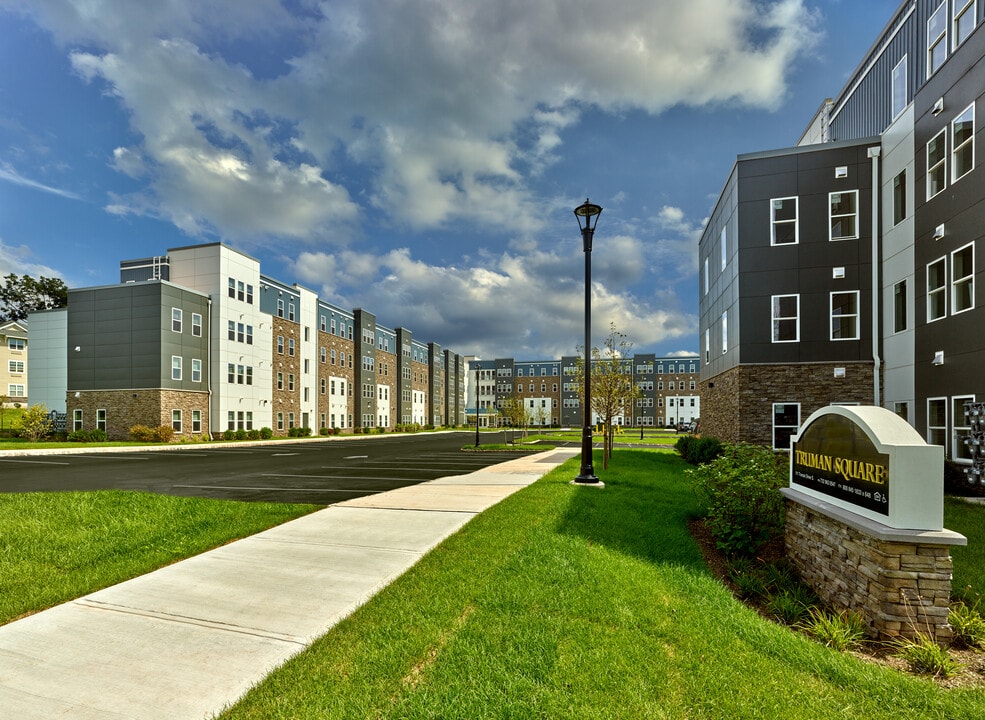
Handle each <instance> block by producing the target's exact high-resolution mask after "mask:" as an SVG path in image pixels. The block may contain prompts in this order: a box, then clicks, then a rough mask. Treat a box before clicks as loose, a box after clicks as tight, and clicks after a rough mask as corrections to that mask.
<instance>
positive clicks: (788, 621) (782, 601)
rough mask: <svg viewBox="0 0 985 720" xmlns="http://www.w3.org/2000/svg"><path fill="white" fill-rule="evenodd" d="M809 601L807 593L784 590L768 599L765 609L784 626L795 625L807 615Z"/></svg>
mask: <svg viewBox="0 0 985 720" xmlns="http://www.w3.org/2000/svg"><path fill="white" fill-rule="evenodd" d="M809 599H810V594H809V593H806V592H799V591H797V590H784V591H782V592H780V593H778V594H776V595H773V596H771V597H770V599H769V601H768V602H767V603H766V609H767V611H768V612H769V614H770V615H771V616H772V617H774V618H775V619H776V620H777V621H779V622H781V623H783V624H784V625H796V624H797V623H799V622H800V621H801V620H803V618H804V616H805V615H806V614H807V608H808V607H809Z"/></svg>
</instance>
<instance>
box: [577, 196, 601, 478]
mask: <svg viewBox="0 0 985 720" xmlns="http://www.w3.org/2000/svg"><path fill="white" fill-rule="evenodd" d="M601 214H602V206H601V205H594V204H592V203H590V202H588V198H585V202H584V204H582V205H579V206H578V207H576V208H575V217H576V218H577V219H578V227H579V229H581V242H582V245H583V249H584V251H585V407H584V409H583V410H582V416H583V418H584V422H583V423H582V424H583V428H582V432H581V472H580V473H578V477H576V478H575V479H574V481H573V482H574V484H576V485H592V486H595V487H604V484H603V483H602V481H601V480H599V479H598V478H597V477H595V468H594V467H592V236H593V235H594V234H595V226H596V225H597V224H598V221H599V215H601Z"/></svg>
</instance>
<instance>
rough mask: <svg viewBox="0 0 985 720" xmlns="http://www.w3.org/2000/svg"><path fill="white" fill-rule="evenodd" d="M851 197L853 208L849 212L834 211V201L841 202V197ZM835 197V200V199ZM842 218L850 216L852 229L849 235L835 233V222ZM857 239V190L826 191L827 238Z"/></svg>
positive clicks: (832, 239) (833, 239)
mask: <svg viewBox="0 0 985 720" xmlns="http://www.w3.org/2000/svg"><path fill="white" fill-rule="evenodd" d="M849 196H850V197H853V198H854V200H853V201H852V206H853V208H854V209H853V210H852V211H851V212H850V213H845V212H839V213H835V203H836V202H839V203H840V202H841V199H842V198H843V197H849ZM836 198H837V200H836ZM842 218H852V231H851V234H850V235H835V222H836V220H841V219H842ZM856 239H858V190H845V191H842V192H832V193H828V240H829V241H838V240H856Z"/></svg>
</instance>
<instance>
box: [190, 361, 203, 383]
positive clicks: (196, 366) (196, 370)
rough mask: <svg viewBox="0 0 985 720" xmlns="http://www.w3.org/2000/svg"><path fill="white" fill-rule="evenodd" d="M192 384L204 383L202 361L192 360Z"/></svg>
mask: <svg viewBox="0 0 985 720" xmlns="http://www.w3.org/2000/svg"><path fill="white" fill-rule="evenodd" d="M192 382H202V361H201V360H199V359H198V358H192Z"/></svg>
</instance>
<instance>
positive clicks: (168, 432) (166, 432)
mask: <svg viewBox="0 0 985 720" xmlns="http://www.w3.org/2000/svg"><path fill="white" fill-rule="evenodd" d="M154 440H155V441H156V442H161V443H166V442H171V441H172V440H174V428H172V427H171V426H170V425H158V426H157V427H156V428H154Z"/></svg>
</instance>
